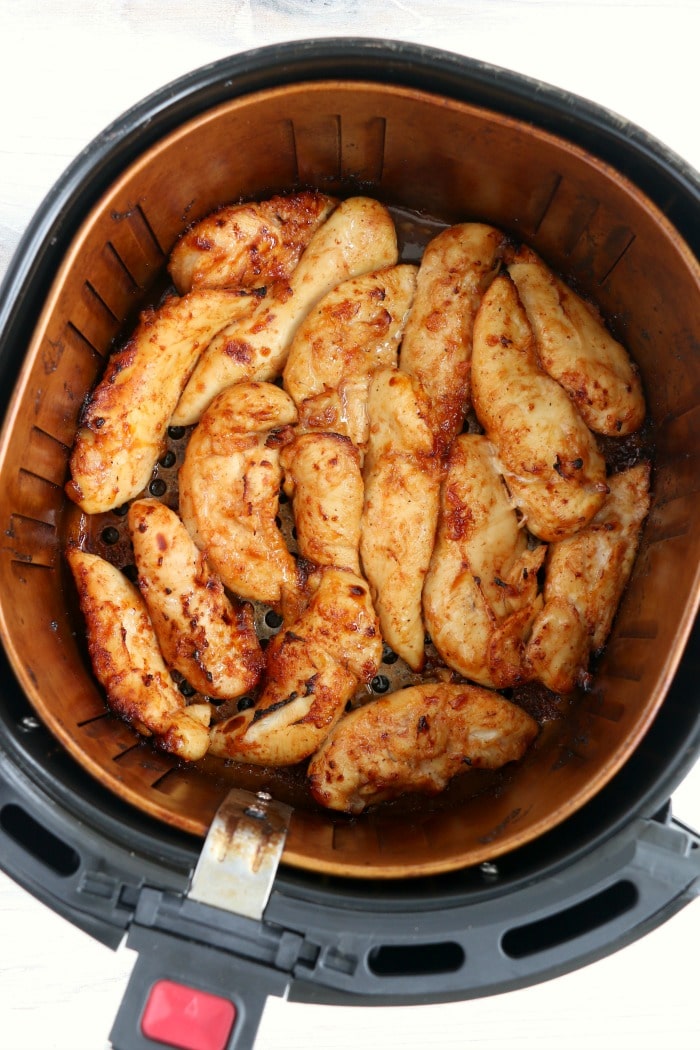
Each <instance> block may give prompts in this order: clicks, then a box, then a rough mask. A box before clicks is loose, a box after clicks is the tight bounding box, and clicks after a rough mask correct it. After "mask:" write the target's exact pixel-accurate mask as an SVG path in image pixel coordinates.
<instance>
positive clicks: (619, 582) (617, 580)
mask: <svg viewBox="0 0 700 1050" xmlns="http://www.w3.org/2000/svg"><path fill="white" fill-rule="evenodd" d="M649 476H650V467H649V464H648V463H639V464H637V465H636V466H634V467H631V468H630V469H629V470H626V471H623V472H622V473H620V474H613V475H612V477H610V478H609V481H608V484H609V486H610V493H609V495H608V498H607V499H606V501H605V503H604V504H603V506H602V508H601V509H600V510H599V511H598V513H597V514H596V516H595V517H594V519H593V521H592V522H591V523H590V525H588V526H587V528H585V529H583V530H582V531H581V532H579V533H577V535H576V536H572V537H570V538H569V539H566V540H562V541H561V542H560V543H555V544H552V546H551V547H550V549H549V553H548V555H547V563H546V576H545V586H544V607H543V608H542V611H541V612H540V614H539V615H538V616H537V618H536V620H535V622H534V624H533V629H532V635H531V637H530V640H529V642H528V646H527V651H526V657H527V660H528V661H529V664H530V666H531V668H532V673H533V675H534V676H536V677H537V678H538V679H539V680H540V681H541V682H543V683H544V684H545V685H546V686H547V687H548V688H549V689H552V690H553V691H554V692H557V693H567V692H570V691H571V690H572V689H574V688H575V686H576V685H577V684H584V683H585V680H586V673H587V669H588V661H589V658H590V656H591V654H592V653H595V652H597V651H598V650H599V649H601V648H602V647H603V645H604V644H605V642H606V641H607V638H608V635H609V633H610V630H611V627H612V621H613V617H614V615H615V612H616V610H617V607H618V605H619V602H620V598H621V597H622V592H623V591H624V589H625V587H626V586H627V582H628V580H629V578H630V575H631V572H632V566H633V564H634V559H635V557H636V554H637V548H638V546H639V537H640V534H641V528H642V524H643V522H644V519H645V518H646V516H647V514H648V513H649V504H650V496H649Z"/></svg>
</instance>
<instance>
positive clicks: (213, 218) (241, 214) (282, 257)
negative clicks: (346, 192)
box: [168, 191, 338, 294]
mask: <svg viewBox="0 0 700 1050" xmlns="http://www.w3.org/2000/svg"><path fill="white" fill-rule="evenodd" d="M337 203H338V202H337V201H336V200H334V199H333V198H332V197H328V196H326V195H325V194H324V193H316V192H313V191H303V192H301V193H292V194H289V195H286V196H276V197H271V198H270V199H269V200H265V201H259V202H250V203H246V204H230V205H227V206H225V207H222V208H218V209H216V211H213V212H211V213H210V214H209V215H205V216H204V218H203V219H200V220H199V222H196V223H194V224H193V225H192V226H191V227H190V228H189V229H188V230H186V232H185V233H184V234H183V235H182V237H181V238H180V239H179V240H178V241H177V243H176V244H175V247H174V248H173V250H172V252H171V253H170V260H169V262H168V270H169V272H170V276H171V277H172V279H173V283H174V284H175V287H176V288H177V290H178V291H179V292H180V294H182V293H184V292H188V291H189V290H190V289H191V288H193V287H195V286H198V287H207V288H222V287H226V286H229V287H234V288H244V289H247V290H249V291H252V290H253V289H256V288H263V287H267V286H268V285H271V284H274V283H276V282H277V281H288V280H289V277H290V274H291V273H292V270H293V269H294V267H295V266H296V264H297V263H298V262H299V259H300V257H301V254H302V252H303V251H304V249H305V248H306V247H307V245H308V243H309V241H310V240H311V238H312V237H313V235H314V233H315V232H316V230H317V229H318V228H319V226H321V224H322V223H324V222H325V221H326V219H327V218H328V216H329V215H330V213H331V212H332V211H333V209H334V208H335V207H336V205H337Z"/></svg>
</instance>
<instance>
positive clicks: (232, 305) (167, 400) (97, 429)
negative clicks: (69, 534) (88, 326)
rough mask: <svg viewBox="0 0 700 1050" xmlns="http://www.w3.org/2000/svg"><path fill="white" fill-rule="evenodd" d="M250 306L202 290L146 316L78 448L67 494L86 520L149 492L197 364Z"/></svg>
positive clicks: (85, 418)
mask: <svg viewBox="0 0 700 1050" xmlns="http://www.w3.org/2000/svg"><path fill="white" fill-rule="evenodd" d="M250 301H251V300H250V297H249V296H245V295H241V293H239V292H237V291H230V290H227V289H209V288H201V289H197V290H196V291H194V292H191V293H190V294H189V295H186V296H184V297H183V298H182V299H178V298H177V297H176V296H171V297H170V298H168V299H166V301H165V302H164V303H163V304H162V305H161V306H160V307H158V308H157V309H152V310H145V311H144V312H143V313H142V314H141V317H140V320H139V323H138V325H137V327H136V330H135V332H134V334H133V335H132V336H131V338H130V339H129V341H128V342H127V343H126V345H125V346H124V348H123V349H122V350H120V351H119V352H118V353H115V354H113V355H112V357H111V358H110V359H109V361H108V362H107V367H106V369H105V373H104V375H103V377H102V379H101V380H100V382H99V383H98V385H97V387H96V388H95V390H94V391H93V392H92V394H91V395H90V398H89V400H88V402H87V405H86V407H85V410H84V412H83V414H82V417H81V421H80V429H79V430H78V433H77V435H76V439H75V444H74V446H73V451H72V454H71V459H70V471H71V478H70V480H69V482H68V484H67V485H66V492H67V493H68V495H69V496H70V498H71V499H72V500H73V501H74V502H75V503H77V504H78V505H79V506H80V507H81V508H82V510H84V511H85V512H86V513H87V514H99V513H102V512H104V511H108V510H112V509H114V508H115V507H119V506H121V504H123V503H126V502H127V501H128V500H130V499H133V497H134V496H137V495H138V494H139V493H140V492H141V491H142V490H143V489H144V488H145V486H146V485H147V484H148V482H149V481H150V479H151V474H152V471H153V468H154V467H155V465H156V463H157V461H158V457H159V456H160V454H161V452H162V450H163V445H164V441H165V434H166V431H167V429H168V426H169V424H170V422H171V416H172V414H173V410H174V409H175V406H176V405H177V403H178V400H179V397H180V394H181V393H182V390H183V389H184V387H185V384H186V383H187V380H188V378H189V376H190V374H191V372H192V369H193V368H194V366H195V363H196V361H197V358H198V357H199V355H200V353H201V352H202V350H203V349H204V347H205V346H206V345H207V343H209V342H210V340H211V338H212V336H214V335H215V334H216V333H217V332H218V331H219V330H220V329H221V328H223V327H224V326H225V325H226V324H227V323H228V322H229V321H231V320H232V318H234V317H236V316H241V315H243V314H244V313H246V312H248V311H249V310H250Z"/></svg>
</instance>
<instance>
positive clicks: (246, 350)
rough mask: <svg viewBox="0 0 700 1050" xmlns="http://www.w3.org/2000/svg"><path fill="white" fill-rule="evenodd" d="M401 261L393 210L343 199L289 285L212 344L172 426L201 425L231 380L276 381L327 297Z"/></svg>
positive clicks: (277, 289)
mask: <svg viewBox="0 0 700 1050" xmlns="http://www.w3.org/2000/svg"><path fill="white" fill-rule="evenodd" d="M397 258H398V249H397V242H396V230H395V228H394V223H393V221H392V218H391V216H390V214H389V212H388V211H387V209H386V208H385V207H384V206H383V205H382V204H379V202H377V201H373V200H371V199H370V198H368V197H351V198H349V199H348V200H346V201H343V203H342V204H340V205H339V206H338V208H336V210H335V211H334V212H333V213H332V215H331V216H330V218H329V219H327V220H326V222H325V223H323V225H322V226H321V227H320V228H319V229H318V230H317V231H316V233H315V234H314V236H313V237H312V239H311V241H310V242H309V246H308V247H307V249H306V251H305V252H304V254H303V255H302V257H301V259H300V261H299V263H298V265H297V266H296V268H295V269H294V270H293V272H292V274H291V277H290V279H289V282H288V283H285V282H278V284H277V285H275V286H274V288H273V289H272V290H271V293H270V295H269V296H267V297H265V298H263V299H261V301H260V303H259V304H258V307H257V308H256V309H255V310H254V311H253V313H252V314H251V315H250V316H249V317H247V318H245V319H244V321H243V322H242V323H240V324H236V323H234V324H232V325H229V326H227V327H226V328H224V329H223V331H221V332H220V333H219V334H218V335H217V336H216V338H215V339H213V340H212V341H211V343H210V344H209V346H208V347H207V348H206V350H205V351H204V353H203V354H202V356H201V358H200V359H199V361H198V363H197V367H196V368H195V370H194V372H193V374H192V377H191V378H190V381H189V383H188V384H187V386H186V388H185V390H184V391H183V394H182V397H181V398H180V402H179V404H178V406H177V409H176V410H175V412H174V414H173V423H174V424H177V425H179V426H184V425H188V424H190V423H195V422H196V421H197V420H198V419H199V418H200V416H201V414H202V412H203V411H204V410H205V409H206V407H207V405H209V404H210V403H211V401H212V400H213V398H214V397H215V396H216V395H217V394H218V393H219V392H220V391H221V390H223V389H224V388H225V387H227V386H229V385H230V384H231V383H236V382H241V381H244V380H271V379H274V378H276V376H278V375H279V374H280V372H281V371H282V369H283V368H284V364H285V361H286V359H287V353H288V352H289V347H290V345H291V342H292V339H293V338H294V335H295V334H296V331H297V329H298V327H299V325H300V324H301V322H302V321H303V319H304V318H305V317H306V315H307V314H308V312H309V310H311V309H312V308H313V307H314V306H315V305H316V303H317V302H319V300H320V299H322V298H323V296H324V295H326V294H327V293H328V292H329V291H331V289H332V288H335V287H336V285H338V284H340V283H341V281H345V280H347V279H348V278H350V277H355V276H358V275H359V274H362V273H368V272H370V271H372V270H376V269H380V268H381V267H384V266H393V265H395V263H396V261H397Z"/></svg>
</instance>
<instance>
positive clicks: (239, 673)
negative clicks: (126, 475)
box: [129, 499, 264, 699]
mask: <svg viewBox="0 0 700 1050" xmlns="http://www.w3.org/2000/svg"><path fill="white" fill-rule="evenodd" d="M129 532H130V535H131V542H132V545H133V548H134V558H135V562H136V568H137V570H138V587H139V590H140V591H141V595H142V597H143V599H144V601H145V602H146V606H147V608H148V612H149V615H150V618H151V623H152V624H153V628H154V630H155V632H156V637H157V638H158V644H159V646H160V651H161V653H162V654H163V657H164V658H165V661H166V663H167V664H168V665H169V666H170V667H174V668H175V669H176V670H177V671H179V672H180V673H181V674H183V675H184V676H185V678H186V679H187V681H188V682H189V683H190V685H192V686H194V688H195V689H196V690H198V692H200V693H203V694H204V695H205V696H212V697H216V698H219V699H227V698H231V697H236V696H241V695H242V694H243V693H246V692H248V690H250V689H253V688H254V687H255V685H256V684H257V682H258V679H259V678H260V674H261V672H262V668H263V664H264V660H263V655H262V650H261V648H260V643H259V642H258V638H257V635H256V633H255V622H254V618H253V609H252V606H251V605H249V604H248V603H247V602H246V603H244V602H239V601H238V600H237V599H234V600H233V601H232V600H230V599H229V598H228V597H227V595H226V593H225V592H224V588H223V584H222V583H221V581H220V580H219V579H218V577H216V576H214V574H213V573H212V572H211V571H210V569H209V567H208V565H207V562H206V559H205V557H204V555H203V554H202V552H201V551H200V550H199V549H198V547H197V546H196V544H195V543H194V541H193V540H192V539H191V537H190V535H189V533H188V531H187V529H186V528H185V526H184V525H183V524H182V522H181V521H180V519H179V517H178V516H177V514H176V513H175V512H174V511H172V510H170V509H169V508H168V507H166V506H165V505H164V504H163V503H160V502H159V501H158V500H155V499H142V500H136V501H135V502H134V503H132V504H131V506H130V507H129Z"/></svg>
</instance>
